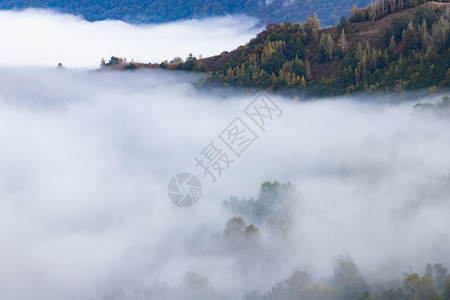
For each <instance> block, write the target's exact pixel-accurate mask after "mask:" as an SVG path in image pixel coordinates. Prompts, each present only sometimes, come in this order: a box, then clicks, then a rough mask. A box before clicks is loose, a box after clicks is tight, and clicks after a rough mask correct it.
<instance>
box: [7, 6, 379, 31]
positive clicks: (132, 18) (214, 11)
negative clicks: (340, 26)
mask: <svg viewBox="0 0 450 300" xmlns="http://www.w3.org/2000/svg"><path fill="white" fill-rule="evenodd" d="M369 3H370V0H339V1H333V0H320V1H304V0H247V1H240V0H220V1H215V0H206V1H195V0H151V1H145V0H121V1H119V0H100V1H98V0H73V1H66V0H11V1H4V0H2V1H0V9H24V8H30V7H33V8H45V9H47V8H51V9H54V10H57V11H60V12H63V13H70V14H75V15H82V16H83V17H84V18H85V19H86V20H88V21H97V20H105V19H117V20H123V21H127V22H131V23H140V22H167V21H174V20H180V19H188V18H202V17H209V16H221V15H224V14H247V15H250V16H255V17H258V18H260V19H261V20H262V21H263V22H264V23H265V24H269V23H278V22H284V21H285V20H290V21H294V22H297V21H303V20H305V19H306V17H307V16H308V13H314V12H316V13H317V15H318V16H319V19H320V21H321V23H322V25H324V26H330V25H333V24H336V22H337V20H338V19H339V17H340V16H342V15H344V16H348V15H349V13H350V8H351V7H352V5H353V4H356V5H357V6H366V5H368V4H369Z"/></svg>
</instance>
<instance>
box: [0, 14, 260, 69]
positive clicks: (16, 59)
mask: <svg viewBox="0 0 450 300" xmlns="http://www.w3.org/2000/svg"><path fill="white" fill-rule="evenodd" d="M256 23H257V20H256V19H254V18H249V17H245V16H227V17H219V18H208V19H203V20H188V21H179V22H170V23H164V24H147V25H131V24H128V23H124V22H122V21H113V20H107V21H98V22H87V21H85V20H83V19H82V18H81V17H77V16H72V15H67V14H57V13H54V12H51V11H45V10H35V9H30V10H25V11H20V12H17V11H0V37H1V39H2V41H1V47H0V65H8V66H23V65H33V66H56V65H57V64H58V63H59V62H61V63H62V64H63V65H64V66H65V67H69V68H90V69H94V68H97V67H98V66H99V64H100V60H101V58H102V57H103V58H105V59H106V60H107V61H108V59H109V58H110V57H111V56H119V57H126V58H127V59H128V60H131V59H134V60H136V61H139V62H144V63H148V62H152V63H159V62H162V61H164V60H166V59H167V60H171V59H172V58H174V57H182V58H183V59H184V58H186V57H187V56H188V55H189V53H192V54H193V55H194V56H196V57H198V56H199V55H203V57H207V56H212V55H217V54H220V53H221V52H222V51H225V50H227V51H230V50H233V49H235V48H237V47H238V46H239V45H242V44H245V43H247V42H248V41H249V40H250V39H251V38H252V37H254V36H255V35H256V33H258V32H259V31H261V28H259V27H256V26H255V25H256Z"/></svg>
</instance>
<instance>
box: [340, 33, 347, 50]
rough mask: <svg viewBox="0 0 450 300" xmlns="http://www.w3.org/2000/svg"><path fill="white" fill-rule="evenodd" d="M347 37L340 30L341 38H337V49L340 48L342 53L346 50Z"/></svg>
mask: <svg viewBox="0 0 450 300" xmlns="http://www.w3.org/2000/svg"><path fill="white" fill-rule="evenodd" d="M347 45H348V43H347V35H346V34H345V31H344V29H342V32H341V36H340V37H339V47H341V49H342V52H345V50H347Z"/></svg>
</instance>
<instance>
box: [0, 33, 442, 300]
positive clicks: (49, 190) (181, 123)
mask: <svg viewBox="0 0 450 300" xmlns="http://www.w3.org/2000/svg"><path fill="white" fill-rule="evenodd" d="M0 27H2V26H0ZM137 48H138V47H137ZM197 79H198V78H197V77H195V76H192V75H189V74H183V73H176V72H172V73H168V72H164V71H159V70H154V71H142V72H75V71H70V70H56V69H39V68H35V69H18V68H2V69H0V145H1V147H0V266H1V268H0V278H1V280H0V298H1V299H4V300H9V299H11V300H12V299H14V300H16V299H90V298H92V299H180V298H183V299H212V298H217V299H243V298H244V295H245V294H247V293H250V292H252V291H254V290H257V291H259V292H260V293H264V292H266V291H268V290H269V289H270V288H271V286H273V285H274V284H275V283H276V282H280V281H283V280H285V279H287V278H289V276H291V274H292V272H294V271H295V270H299V271H305V272H308V273H309V274H310V276H311V277H312V278H313V279H314V280H315V281H317V282H320V283H324V282H327V280H329V278H331V277H332V276H333V266H334V264H335V261H336V258H337V257H341V256H340V255H344V258H345V257H351V259H352V260H353V261H354V262H355V264H356V265H357V266H358V267H359V274H361V275H362V276H364V277H365V278H366V280H367V281H368V282H369V283H370V284H375V283H377V282H389V281H391V280H394V279H396V278H398V279H400V280H402V279H403V277H402V274H403V273H405V272H411V271H412V272H418V273H420V274H422V273H423V271H424V269H425V266H426V265H427V263H432V264H434V263H439V262H440V263H443V264H444V265H446V266H450V257H449V255H448V254H449V253H450V232H449V230H448V229H449V228H450V218H449V217H448V216H449V212H450V202H449V200H450V197H449V195H450V194H449V193H450V178H449V174H450V157H449V155H450V154H449V153H450V132H449V130H448V128H449V127H448V126H449V125H450V124H449V122H450V121H449V118H448V116H447V117H443V116H442V115H440V114H435V113H433V111H429V112H422V111H421V110H418V109H414V108H413V106H414V104H416V103H417V102H419V101H421V102H437V101H439V100H440V99H441V97H442V95H435V96H430V97H429V98H427V99H418V98H417V97H416V96H414V95H408V94H404V95H400V96H399V95H392V96H390V95H387V96H380V97H375V96H373V97H367V96H366V97H360V96H355V97H349V98H334V99H322V100H316V101H314V100H310V99H307V98H302V99H291V98H283V97H281V96H277V95H269V97H270V98H271V99H272V100H273V101H274V102H275V103H276V104H277V105H278V106H279V107H280V108H281V109H282V110H283V114H282V115H281V116H280V117H276V118H274V119H273V121H271V122H270V124H268V126H267V130H266V132H262V131H258V132H257V134H258V136H259V138H258V139H257V140H256V141H255V142H254V143H253V144H252V145H251V146H250V147H248V149H247V150H245V152H244V153H243V154H242V155H241V157H240V158H237V157H233V159H235V162H234V163H233V164H231V166H230V169H229V170H226V171H224V172H223V174H222V176H221V177H220V178H218V179H217V181H216V182H215V183H211V180H210V178H209V177H207V176H203V173H202V170H201V169H199V168H198V167H197V168H196V167H195V161H194V159H193V158H194V156H196V155H198V154H199V152H200V151H202V150H203V149H204V148H205V147H206V146H207V145H208V144H209V143H210V142H211V141H212V140H217V136H218V135H219V134H220V133H221V132H222V130H223V129H224V128H225V127H227V126H228V125H229V124H230V122H231V121H232V120H233V119H234V118H235V117H237V116H240V115H242V112H243V110H244V108H245V107H246V106H247V105H248V104H249V103H250V102H251V101H252V100H253V99H254V97H255V95H254V94H246V95H240V94H239V93H235V94H227V93H220V95H221V96H216V94H219V93H216V94H213V93H211V92H209V91H199V90H197V89H196V88H195V87H194V86H193V85H192V82H195V81H196V80H197ZM180 172H191V173H194V174H196V175H197V176H198V178H199V179H200V180H201V182H202V185H203V194H202V196H201V199H200V200H199V202H198V203H197V204H195V205H193V206H191V207H188V208H180V207H177V206H175V205H174V204H173V203H172V202H171V201H170V200H169V198H168V196H167V184H168V182H169V180H170V179H171V178H172V177H173V176H174V175H176V174H177V173H180ZM266 181H270V182H272V183H273V182H274V181H278V182H280V183H284V184H286V185H284V186H283V185H279V186H278V188H280V189H282V190H286V191H285V192H286V194H287V195H285V196H283V197H284V198H283V197H281V196H280V197H281V198H283V199H284V200H283V201H287V202H289V203H290V206H289V208H288V210H287V211H286V210H284V211H283V208H282V207H279V208H280V210H278V211H272V212H271V213H274V214H276V213H278V215H276V217H277V218H278V217H279V219H274V218H273V216H268V217H267V218H266V219H264V218H260V217H258V216H261V215H263V214H264V213H266V212H264V213H261V214H259V215H256V214H252V211H251V210H252V209H253V208H254V207H256V206H255V205H253V204H251V203H250V202H251V201H247V200H248V199H249V198H253V199H254V200H255V201H257V198H258V197H260V198H261V197H263V198H264V197H265V196H264V195H260V186H261V184H262V183H263V182H266ZM288 183H290V184H291V185H287V184H288ZM275 185H276V184H275ZM271 186H274V184H266V185H265V187H266V188H267V187H271ZM264 191H265V190H264V187H263V188H262V189H261V192H262V194H263V192H264ZM265 195H266V196H267V195H268V196H267V197H266V198H264V199H266V200H267V199H269V200H270V199H272V198H271V197H272V196H273V195H278V194H277V193H274V194H272V193H271V192H270V191H269V192H268V193H266V194H265ZM230 196H236V197H238V198H245V199H247V200H245V199H244V200H242V201H241V206H239V205H237V204H236V203H237V200H236V198H234V199H235V200H233V199H231V200H229V201H228V202H227V203H226V204H225V205H224V203H223V201H224V200H226V199H229V197H230ZM273 197H275V196H273ZM277 197H278V196H277ZM281 198H280V199H281ZM285 198H288V200H286V199H285ZM277 199H278V198H277ZM233 201H234V202H233ZM255 201H253V202H255ZM280 201H281V200H280ZM230 203H231V204H230ZM232 203H234V205H237V206H235V207H233V205H232ZM246 205H247V206H246ZM252 205H253V206H252ZM244 206H245V207H247V208H245V207H244ZM248 207H250V208H248ZM245 209H247V211H245ZM267 214H270V213H267ZM234 216H236V217H238V216H241V217H242V221H241V220H240V219H238V218H236V219H234V221H232V222H231V223H230V222H229V223H228V225H226V224H227V221H228V220H229V219H231V218H232V217H234ZM233 222H234V223H233ZM243 222H245V225H244V226H245V228H246V231H245V233H244V236H246V237H251V238H248V239H247V240H246V241H240V240H239V239H238V238H236V239H235V238H234V237H233V234H234V233H233V232H237V231H238V230H240V229H239V228H242V229H243V228H244V227H242V225H243V224H242V223H243ZM283 222H284V223H283ZM250 224H253V225H255V227H256V228H257V229H256V228H255V230H253V229H252V227H250V228H249V226H248V225H250ZM274 224H275V225H274ZM277 224H278V225H277ZM280 224H281V225H280ZM235 225H236V226H235ZM233 226H235V227H233ZM274 226H275V227H276V226H278V227H276V229H277V230H274ZM236 228H237V229H236ZM236 230H237V231H236ZM258 232H259V233H258ZM253 238H254V239H253ZM346 254H347V255H346ZM341 259H343V258H342V257H341ZM373 286H374V285H373ZM252 295H253V296H254V297H258V293H256V292H254V293H253V294H252ZM247 296H248V297H250V296H249V295H247ZM255 299H256V298H255Z"/></svg>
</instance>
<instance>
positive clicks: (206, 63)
mask: <svg viewBox="0 0 450 300" xmlns="http://www.w3.org/2000/svg"><path fill="white" fill-rule="evenodd" d="M421 2H422V3H423V2H424V1H421ZM449 20H450V4H449V3H444V2H435V1H434V2H428V3H423V4H417V1H402V0H386V1H385V0H383V1H381V2H375V3H374V4H372V5H371V6H370V7H368V8H365V9H356V8H355V7H354V8H353V10H352V14H351V16H350V18H349V19H348V20H347V19H345V18H341V20H340V22H339V24H338V25H337V26H333V27H329V28H325V29H320V22H319V19H318V18H317V16H315V15H314V16H312V17H309V18H308V19H307V20H306V22H304V23H293V22H285V23H284V24H280V25H278V24H271V25H269V26H267V28H266V30H264V31H263V32H261V33H260V34H258V35H257V37H255V38H254V39H252V40H251V41H250V42H249V43H248V44H246V45H245V46H241V47H239V48H238V49H236V50H234V51H232V52H230V53H227V52H224V53H222V54H221V55H218V56H215V57H210V58H205V59H202V60H197V59H196V58H195V57H189V58H188V59H187V61H186V62H185V63H181V64H176V63H174V62H172V64H170V63H164V64H161V67H163V68H169V69H180V70H196V71H207V72H208V73H209V74H210V76H209V77H208V80H207V84H212V85H220V86H225V87H228V86H234V87H250V88H262V89H267V90H286V89H291V90H295V89H298V90H306V91H308V92H310V93H312V94H316V95H338V94H343V93H351V92H354V91H365V92H371V91H404V90H411V89H422V88H432V89H437V88H440V87H441V88H446V87H449V85H450V71H449V68H450V50H449V44H450V25H449Z"/></svg>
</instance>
